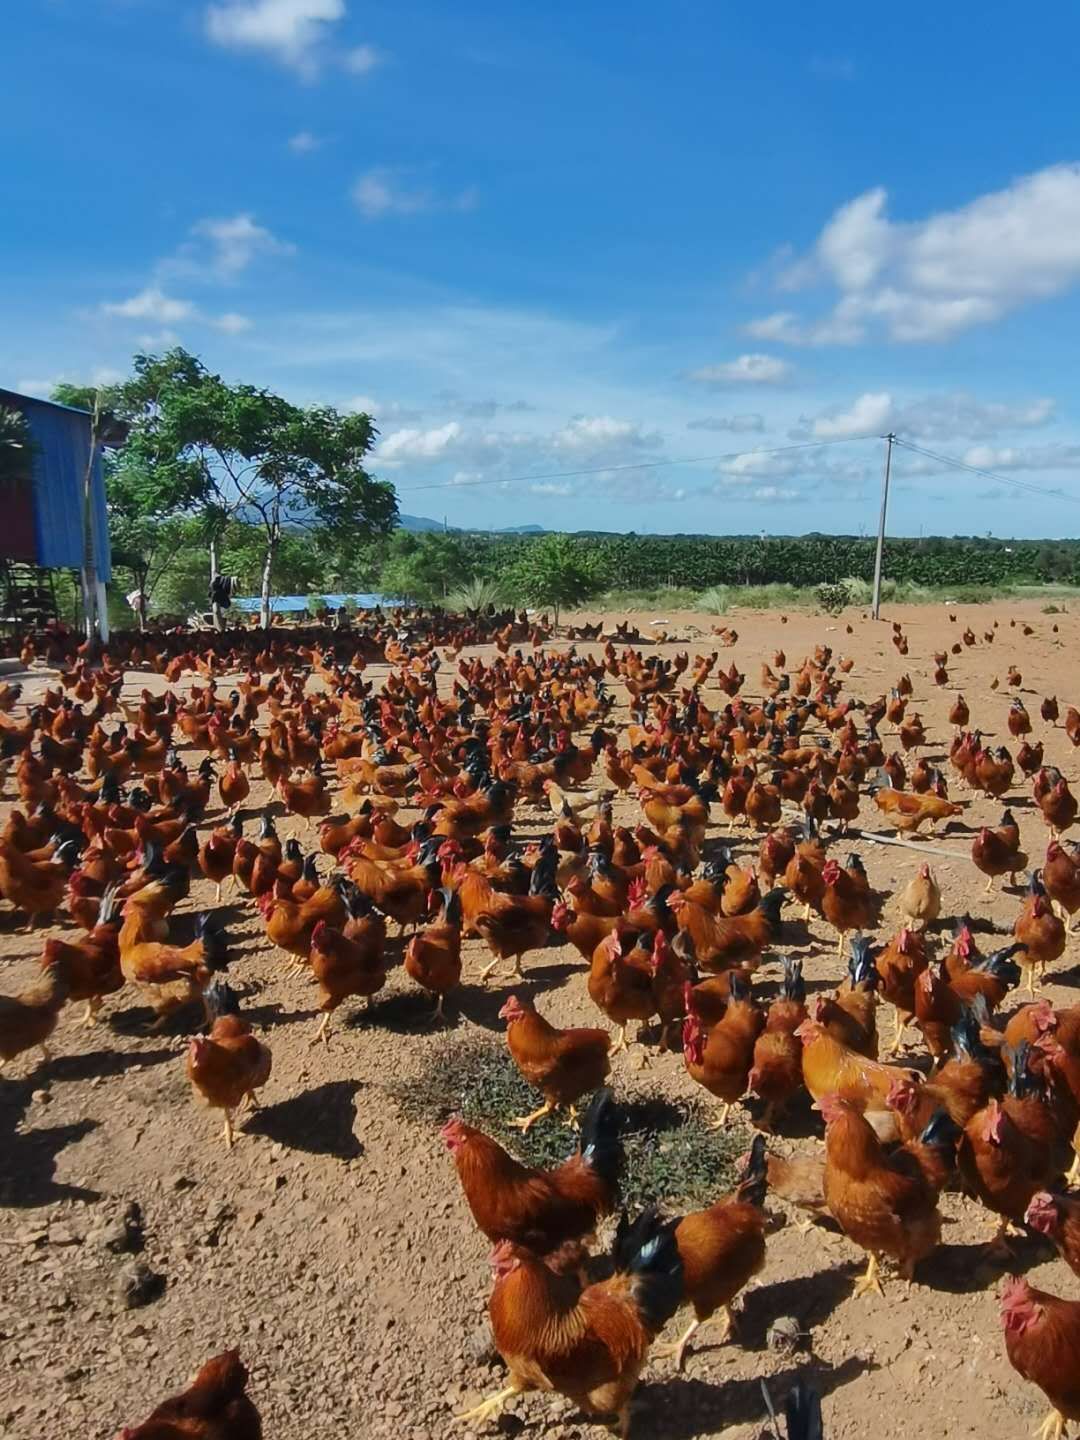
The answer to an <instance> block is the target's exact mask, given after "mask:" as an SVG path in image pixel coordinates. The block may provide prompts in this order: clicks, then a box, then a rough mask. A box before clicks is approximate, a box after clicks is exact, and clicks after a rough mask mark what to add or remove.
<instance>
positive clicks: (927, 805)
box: [874, 785, 964, 834]
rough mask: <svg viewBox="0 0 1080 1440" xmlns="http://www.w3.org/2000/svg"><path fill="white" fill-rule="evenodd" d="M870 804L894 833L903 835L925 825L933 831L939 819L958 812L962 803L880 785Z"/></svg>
mask: <svg viewBox="0 0 1080 1440" xmlns="http://www.w3.org/2000/svg"><path fill="white" fill-rule="evenodd" d="M874 804H875V805H876V806H877V808H878V809H879V810H880V811H881V813H882V814H883V815H887V816H888V817H889V819H890V820H892V822H893V825H894V826H895V827H896V830H897V832H898V833H899V832H900V831H903V832H904V833H905V834H907V833H909V832H911V831H917V830H919V829H920V828H921V827H922V826H923V825H929V826H930V829H931V830H934V829H935V828H936V827H937V826H938V825H939V824H940V823H941V822H942V821H943V820H948V819H949V818H950V817H951V816H953V815H960V814H961V813H962V812H963V808H964V807H963V806H962V805H958V804H956V802H955V801H952V800H946V799H942V798H941V796H939V795H935V794H932V793H927V794H925V795H917V794H912V793H909V792H908V791H906V790H896V789H893V788H892V786H890V785H882V786H881V787H879V788H877V789H875V790H874Z"/></svg>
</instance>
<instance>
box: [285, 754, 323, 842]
mask: <svg viewBox="0 0 1080 1440" xmlns="http://www.w3.org/2000/svg"><path fill="white" fill-rule="evenodd" d="M276 788H277V792H278V794H279V795H280V796H281V803H282V804H283V805H284V806H285V809H286V810H287V811H288V812H289V814H290V815H299V816H300V817H301V818H302V819H303V820H304V821H306V823H307V825H308V828H309V829H310V828H311V824H312V821H313V820H314V819H315V818H316V816H319V815H329V814H330V810H331V801H330V792H329V791H328V790H327V788H326V781H325V780H324V779H323V777H322V775H321V774H320V773H319V770H318V762H316V769H315V771H314V772H313V773H312V774H311V775H309V777H308V778H307V779H306V780H298V781H292V780H289V779H287V778H286V777H285V776H284V775H282V776H281V778H280V779H279V780H278V782H277V787H276Z"/></svg>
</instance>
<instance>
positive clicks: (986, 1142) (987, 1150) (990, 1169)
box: [957, 1099, 1043, 1247]
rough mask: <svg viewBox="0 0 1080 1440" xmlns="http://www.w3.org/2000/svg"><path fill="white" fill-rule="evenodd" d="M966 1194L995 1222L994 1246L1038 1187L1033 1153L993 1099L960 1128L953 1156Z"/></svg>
mask: <svg viewBox="0 0 1080 1440" xmlns="http://www.w3.org/2000/svg"><path fill="white" fill-rule="evenodd" d="M957 1160H958V1163H959V1166H960V1177H961V1179H962V1181H963V1183H964V1189H965V1190H966V1192H967V1193H968V1194H969V1195H971V1196H973V1197H974V1198H975V1199H976V1200H978V1201H979V1203H980V1204H981V1205H983V1206H984V1207H985V1208H986V1209H987V1210H990V1211H992V1212H993V1214H994V1215H996V1216H998V1217H999V1223H998V1225H997V1228H996V1233H995V1235H994V1238H993V1241H992V1244H993V1245H994V1246H995V1247H997V1246H1000V1245H1001V1243H1002V1241H1003V1240H1004V1237H1005V1234H1006V1231H1007V1230H1008V1229H1009V1228H1010V1225H1019V1224H1020V1222H1021V1221H1022V1220H1023V1218H1024V1213H1025V1211H1026V1210H1027V1207H1028V1205H1029V1204H1030V1203H1031V1199H1032V1197H1033V1196H1034V1195H1036V1194H1037V1193H1038V1192H1039V1190H1041V1189H1042V1188H1043V1181H1042V1180H1041V1179H1037V1178H1036V1170H1037V1168H1038V1167H1037V1154H1036V1149H1035V1146H1034V1144H1033V1142H1032V1141H1031V1140H1029V1139H1028V1138H1027V1137H1026V1136H1025V1135H1024V1134H1023V1133H1022V1132H1021V1131H1020V1130H1019V1129H1018V1128H1017V1126H1016V1125H1015V1124H1014V1123H1013V1122H1012V1120H1010V1118H1009V1116H1008V1114H1007V1113H1006V1111H1005V1109H1004V1108H1003V1106H1002V1105H1001V1103H1000V1102H999V1101H998V1100H997V1099H991V1100H990V1101H989V1102H988V1103H987V1105H986V1106H984V1108H983V1109H982V1110H979V1111H977V1112H976V1113H975V1114H974V1115H973V1116H972V1117H971V1119H970V1120H969V1121H968V1123H967V1124H966V1125H965V1126H964V1135H963V1138H962V1139H961V1141H960V1146H959V1150H958V1152H957Z"/></svg>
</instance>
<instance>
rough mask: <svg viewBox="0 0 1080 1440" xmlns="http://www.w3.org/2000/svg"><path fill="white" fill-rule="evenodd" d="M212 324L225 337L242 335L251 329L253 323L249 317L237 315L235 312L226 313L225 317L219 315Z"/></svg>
mask: <svg viewBox="0 0 1080 1440" xmlns="http://www.w3.org/2000/svg"><path fill="white" fill-rule="evenodd" d="M211 324H212V325H213V326H214V328H215V329H217V330H220V331H221V332H222V334H223V335H242V334H243V333H244V331H245V330H250V329H251V321H250V320H249V319H248V317H247V316H246V315H237V314H236V312H235V311H234V310H229V311H226V313H225V314H224V315H218V316H217V318H216V319H214V320H212V321H211Z"/></svg>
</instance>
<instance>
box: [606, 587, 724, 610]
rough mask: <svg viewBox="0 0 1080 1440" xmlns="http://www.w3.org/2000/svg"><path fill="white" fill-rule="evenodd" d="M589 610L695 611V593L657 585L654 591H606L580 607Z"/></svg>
mask: <svg viewBox="0 0 1080 1440" xmlns="http://www.w3.org/2000/svg"><path fill="white" fill-rule="evenodd" d="M582 608H583V609H585V608H587V609H590V610H602V611H619V610H657V609H663V610H695V609H696V608H697V593H696V591H694V590H691V589H689V588H688V587H687V586H685V585H659V586H657V587H656V588H655V589H639V590H632V589H631V590H607V591H605V592H604V594H602V595H597V596H596V597H595V598H594V599H592V600H589V601H588V602H587V605H585V606H583V607H582Z"/></svg>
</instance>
